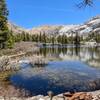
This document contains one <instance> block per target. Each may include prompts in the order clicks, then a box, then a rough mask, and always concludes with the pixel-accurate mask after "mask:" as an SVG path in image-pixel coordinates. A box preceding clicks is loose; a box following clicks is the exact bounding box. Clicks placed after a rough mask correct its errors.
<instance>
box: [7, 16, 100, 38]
mask: <svg viewBox="0 0 100 100" xmlns="http://www.w3.org/2000/svg"><path fill="white" fill-rule="evenodd" d="M8 27H9V30H12V31H13V33H15V34H19V33H23V32H27V33H29V34H40V33H41V34H44V33H45V34H47V35H63V34H65V35H67V36H70V35H72V34H74V33H76V32H77V33H79V35H83V36H88V34H89V33H91V32H96V33H100V16H96V17H93V18H91V19H90V20H89V21H87V22H85V23H83V24H80V25H44V26H40V27H34V28H32V29H30V30H28V29H24V28H21V27H19V26H17V25H15V24H13V23H11V22H8Z"/></svg>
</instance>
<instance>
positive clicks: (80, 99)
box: [0, 90, 100, 100]
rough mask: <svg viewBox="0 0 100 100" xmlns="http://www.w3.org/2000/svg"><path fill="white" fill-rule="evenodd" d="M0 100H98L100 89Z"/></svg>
mask: <svg viewBox="0 0 100 100" xmlns="http://www.w3.org/2000/svg"><path fill="white" fill-rule="evenodd" d="M0 100H100V90H97V91H93V92H76V93H70V92H66V93H62V94H59V95H56V96H54V95H53V94H52V92H49V93H48V95H47V96H43V95H37V96H32V97H10V96H1V95H0Z"/></svg>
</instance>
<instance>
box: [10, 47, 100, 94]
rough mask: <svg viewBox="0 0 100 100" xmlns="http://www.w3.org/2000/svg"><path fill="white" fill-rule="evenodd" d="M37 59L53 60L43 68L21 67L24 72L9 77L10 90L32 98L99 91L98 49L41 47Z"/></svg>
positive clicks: (99, 57)
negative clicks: (52, 94)
mask: <svg viewBox="0 0 100 100" xmlns="http://www.w3.org/2000/svg"><path fill="white" fill-rule="evenodd" d="M37 55H42V56H44V57H45V58H46V59H51V58H52V59H51V60H50V61H49V63H48V65H46V66H42V67H40V66H39V67H37V66H34V67H31V66H30V65H28V64H22V66H23V68H22V69H21V70H20V71H18V72H17V73H16V74H13V75H11V77H10V82H11V84H12V85H13V86H15V87H18V88H24V89H25V90H28V91H29V92H30V93H31V94H32V95H37V94H43V95H46V93H47V91H53V92H54V93H55V94H59V93H62V92H65V91H90V90H97V89H100V48H98V47H96V48H93V47H92V48H88V47H63V48H62V47H42V48H41V49H40V51H39V52H37ZM94 83H95V84H96V86H94V85H93V84H94Z"/></svg>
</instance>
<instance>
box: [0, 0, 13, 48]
mask: <svg viewBox="0 0 100 100" xmlns="http://www.w3.org/2000/svg"><path fill="white" fill-rule="evenodd" d="M7 16H8V10H7V7H6V1H5V0H0V48H1V49H3V48H6V47H7V46H8V44H10V43H9V42H10V40H11V37H10V32H9V30H8V26H7V21H8V20H7ZM9 39H10V40H9ZM12 44H13V43H11V45H12Z"/></svg>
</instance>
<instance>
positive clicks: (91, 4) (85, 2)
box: [77, 0, 94, 8]
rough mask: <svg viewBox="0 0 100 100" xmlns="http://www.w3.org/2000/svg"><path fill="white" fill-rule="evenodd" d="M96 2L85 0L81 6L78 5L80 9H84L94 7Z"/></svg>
mask: <svg viewBox="0 0 100 100" xmlns="http://www.w3.org/2000/svg"><path fill="white" fill-rule="evenodd" d="M93 2H94V0H83V1H81V2H80V3H79V4H77V7H78V8H83V7H86V6H93Z"/></svg>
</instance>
